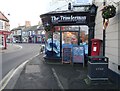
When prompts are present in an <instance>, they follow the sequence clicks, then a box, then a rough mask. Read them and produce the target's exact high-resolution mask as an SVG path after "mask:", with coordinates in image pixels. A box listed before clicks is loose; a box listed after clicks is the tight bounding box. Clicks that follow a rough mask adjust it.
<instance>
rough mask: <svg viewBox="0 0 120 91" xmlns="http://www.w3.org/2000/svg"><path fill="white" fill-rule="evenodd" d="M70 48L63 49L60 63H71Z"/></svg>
mask: <svg viewBox="0 0 120 91" xmlns="http://www.w3.org/2000/svg"><path fill="white" fill-rule="evenodd" d="M71 50H72V49H71V48H63V56H62V62H67V63H68V62H71V57H72V53H71Z"/></svg>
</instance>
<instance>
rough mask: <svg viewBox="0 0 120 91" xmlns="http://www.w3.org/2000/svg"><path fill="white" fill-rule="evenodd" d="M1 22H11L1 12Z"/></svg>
mask: <svg viewBox="0 0 120 91" xmlns="http://www.w3.org/2000/svg"><path fill="white" fill-rule="evenodd" d="M0 20H3V21H6V22H9V20H8V19H7V17H6V16H5V15H4V14H3V13H2V12H1V11H0Z"/></svg>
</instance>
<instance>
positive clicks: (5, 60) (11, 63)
mask: <svg viewBox="0 0 120 91" xmlns="http://www.w3.org/2000/svg"><path fill="white" fill-rule="evenodd" d="M18 45H20V46H22V48H21V49H20V50H15V51H12V52H8V53H2V78H3V77H4V76H5V75H6V74H7V73H8V72H9V71H10V70H11V69H13V68H16V67H17V66H18V65H20V64H21V63H23V62H24V61H26V60H28V59H30V58H32V57H33V56H35V55H37V54H38V53H39V47H40V44H18Z"/></svg>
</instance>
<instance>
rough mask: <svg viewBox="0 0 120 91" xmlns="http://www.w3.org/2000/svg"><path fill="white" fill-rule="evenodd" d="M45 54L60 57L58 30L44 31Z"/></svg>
mask: <svg viewBox="0 0 120 91" xmlns="http://www.w3.org/2000/svg"><path fill="white" fill-rule="evenodd" d="M45 37H46V43H45V44H46V55H47V56H56V57H60V32H53V33H52V32H51V31H49V32H47V33H46V36H45Z"/></svg>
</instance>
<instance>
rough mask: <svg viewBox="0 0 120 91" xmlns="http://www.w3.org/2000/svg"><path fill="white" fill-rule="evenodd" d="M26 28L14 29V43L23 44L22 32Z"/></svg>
mask: <svg viewBox="0 0 120 91" xmlns="http://www.w3.org/2000/svg"><path fill="white" fill-rule="evenodd" d="M24 27H25V26H18V27H17V28H13V29H12V30H11V32H12V42H14V43H21V42H22V30H23V29H24Z"/></svg>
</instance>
